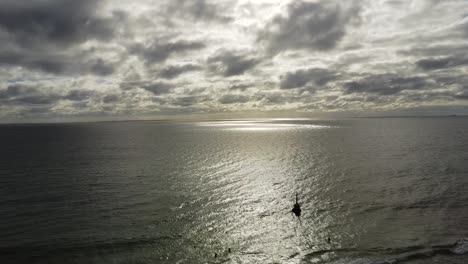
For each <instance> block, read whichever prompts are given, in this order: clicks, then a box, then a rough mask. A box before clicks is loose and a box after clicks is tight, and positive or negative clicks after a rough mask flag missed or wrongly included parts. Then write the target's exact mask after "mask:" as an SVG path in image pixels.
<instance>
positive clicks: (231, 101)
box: [218, 94, 249, 104]
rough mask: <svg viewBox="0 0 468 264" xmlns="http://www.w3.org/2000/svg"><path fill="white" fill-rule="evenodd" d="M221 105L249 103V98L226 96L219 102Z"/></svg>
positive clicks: (235, 95) (233, 95)
mask: <svg viewBox="0 0 468 264" xmlns="http://www.w3.org/2000/svg"><path fill="white" fill-rule="evenodd" d="M218 101H219V102H220V103H221V104H236V103H246V102H248V101H249V97H248V96H245V95H239V94H225V95H223V96H222V97H221V98H219V100H218Z"/></svg>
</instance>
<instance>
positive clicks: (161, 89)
mask: <svg viewBox="0 0 468 264" xmlns="http://www.w3.org/2000/svg"><path fill="white" fill-rule="evenodd" d="M141 88H143V89H145V90H146V91H148V92H151V93H153V94H154V95H161V94H166V93H169V92H170V90H171V89H172V88H174V85H173V84H170V83H166V82H153V83H148V84H144V85H141Z"/></svg>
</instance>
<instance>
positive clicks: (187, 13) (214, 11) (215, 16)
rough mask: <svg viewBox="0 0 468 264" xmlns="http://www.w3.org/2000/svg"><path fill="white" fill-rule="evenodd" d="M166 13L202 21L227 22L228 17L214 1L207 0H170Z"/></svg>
mask: <svg viewBox="0 0 468 264" xmlns="http://www.w3.org/2000/svg"><path fill="white" fill-rule="evenodd" d="M167 11H168V12H167V13H168V14H171V15H172V18H174V17H176V16H174V15H179V16H182V17H183V18H185V19H187V18H189V19H193V20H202V21H218V22H228V21H230V20H231V18H230V17H228V16H225V15H222V11H223V10H222V9H221V8H220V7H219V6H218V5H216V4H215V3H211V2H210V1H208V0H173V1H171V2H170V5H169V8H168V10H167Z"/></svg>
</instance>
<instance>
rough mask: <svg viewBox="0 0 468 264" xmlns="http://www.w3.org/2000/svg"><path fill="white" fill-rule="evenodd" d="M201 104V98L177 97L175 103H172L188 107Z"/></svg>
mask: <svg viewBox="0 0 468 264" xmlns="http://www.w3.org/2000/svg"><path fill="white" fill-rule="evenodd" d="M198 102H200V97H199V96H180V97H177V98H176V99H175V100H174V101H172V104H173V105H177V106H182V107H187V106H192V105H195V104H197V103H198Z"/></svg>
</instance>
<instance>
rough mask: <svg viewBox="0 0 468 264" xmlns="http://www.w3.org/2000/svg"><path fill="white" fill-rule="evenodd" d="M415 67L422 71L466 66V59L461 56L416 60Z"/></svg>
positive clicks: (467, 61)
mask: <svg viewBox="0 0 468 264" xmlns="http://www.w3.org/2000/svg"><path fill="white" fill-rule="evenodd" d="M416 65H417V66H418V67H419V68H421V69H423V70H439V69H446V68H453V67H457V66H464V65H468V58H467V57H463V56H450V57H442V58H429V59H422V60H418V61H417V62H416Z"/></svg>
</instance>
